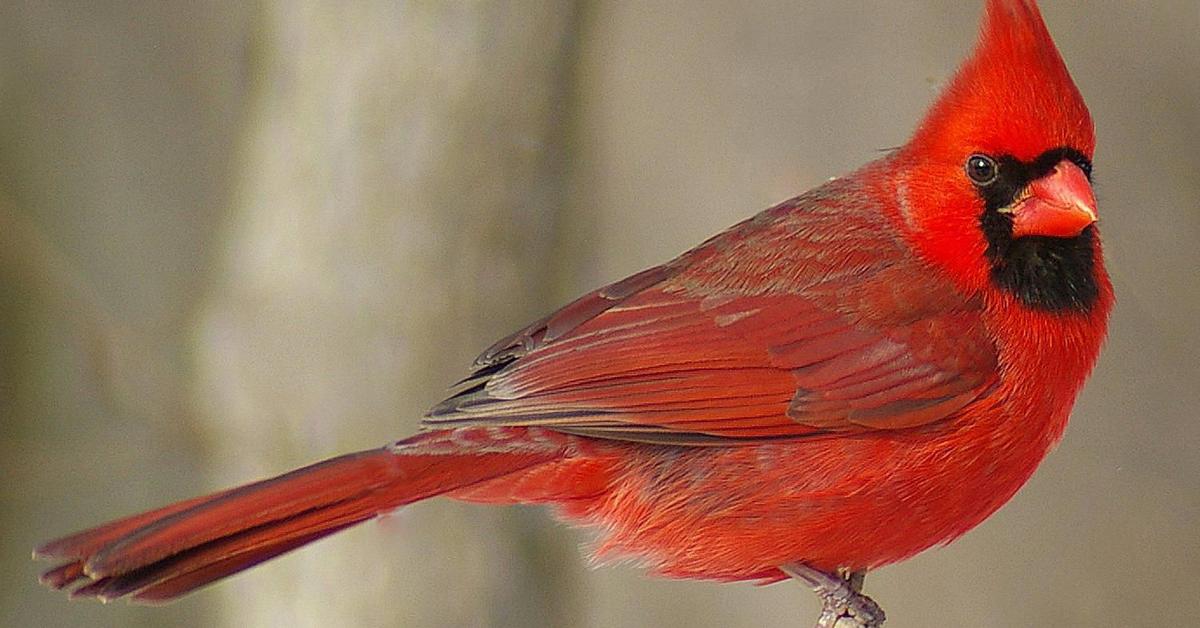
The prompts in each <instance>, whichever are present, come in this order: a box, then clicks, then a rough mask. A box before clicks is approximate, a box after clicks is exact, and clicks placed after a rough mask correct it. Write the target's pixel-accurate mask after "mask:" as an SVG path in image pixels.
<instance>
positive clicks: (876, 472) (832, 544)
mask: <svg viewBox="0 0 1200 628" xmlns="http://www.w3.org/2000/svg"><path fill="white" fill-rule="evenodd" d="M997 444H998V443H997V442H996V441H994V440H993V441H988V440H986V439H978V438H975V439H972V438H964V435H962V434H946V435H943V436H941V437H931V435H930V434H928V433H926V434H923V435H921V436H920V437H918V438H913V437H911V436H908V437H904V436H895V435H892V436H887V437H879V436H877V435H872V436H870V437H861V438H845V437H843V438H837V439H827V440H817V439H814V440H806V441H795V442H790V443H786V444H770V445H756V446H747V447H736V448H713V449H707V450H700V451H698V450H696V449H691V450H686V451H681V450H678V449H671V448H661V447H648V448H645V449H644V450H643V451H641V452H639V453H638V455H634V456H626V457H623V459H624V461H625V462H624V463H623V464H624V466H625V468H624V469H623V470H622V471H621V472H619V473H617V474H615V476H614V480H615V481H614V484H613V488H612V490H610V491H608V492H607V493H606V494H605V495H604V496H603V497H602V498H600V499H599V500H598V501H597V502H596V503H595V504H594V505H593V506H592V507H591V508H589V509H588V510H589V511H590V514H589V516H588V519H590V520H591V521H592V522H593V523H599V524H600V525H601V527H602V528H603V529H604V530H605V533H606V534H605V537H604V540H603V542H602V543H601V545H600V546H599V547H598V550H597V556H598V558H600V559H602V560H603V559H606V558H614V559H623V558H635V559H638V560H641V561H643V562H644V563H645V564H646V565H647V566H648V567H650V568H651V569H653V570H655V571H656V572H657V573H660V574H661V575H665V576H670V577H679V578H696V579H715V580H745V579H763V578H765V579H771V578H775V577H779V576H780V575H781V574H780V573H779V571H778V570H777V569H776V567H777V566H778V565H781V564H786V563H791V562H804V563H806V564H809V565H811V566H814V567H817V568H821V569H827V570H832V569H835V568H838V567H849V568H853V569H869V568H875V567H879V566H882V565H886V564H889V563H894V562H896V561H899V560H902V559H904V558H907V557H910V556H912V555H914V554H916V553H918V552H920V551H922V550H925V549H927V548H929V547H931V546H934V545H937V544H939V543H944V542H948V541H950V540H952V539H954V538H956V537H958V536H959V535H961V534H963V533H965V532H966V531H968V530H970V529H971V528H973V527H974V526H976V525H978V524H979V523H980V522H982V521H983V520H984V519H985V518H986V517H987V516H988V515H990V514H991V513H993V512H994V511H995V510H996V509H998V508H999V507H1000V506H1002V505H1003V504H1004V503H1005V502H1007V501H1008V499H1009V498H1011V497H1012V495H1013V494H1015V493H1016V491H1017V489H1019V488H1020V487H1021V485H1022V484H1024V483H1025V481H1026V480H1027V479H1028V478H1029V476H1030V475H1031V474H1032V473H1033V470H1034V468H1036V466H1037V463H1038V462H1040V460H1041V458H1042V457H1044V455H1045V453H1046V449H1047V448H1046V447H1045V446H1044V445H1037V444H1035V443H1029V444H1028V445H1029V446H1028V447H1023V446H1022V447H1018V449H1024V450H1015V449H1014V445H1013V444H1012V443H1007V444H1005V445H1004V450H1003V451H996V450H994V447H995V446H996V445H997ZM635 447H636V446H635Z"/></svg>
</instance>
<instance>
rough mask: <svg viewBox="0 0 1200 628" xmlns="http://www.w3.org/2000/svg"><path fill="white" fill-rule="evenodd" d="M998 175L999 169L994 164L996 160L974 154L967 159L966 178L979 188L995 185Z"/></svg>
mask: <svg viewBox="0 0 1200 628" xmlns="http://www.w3.org/2000/svg"><path fill="white" fill-rule="evenodd" d="M999 175H1000V167H999V166H998V165H997V164H996V160H995V159H992V158H991V157H988V156H987V155H981V154H979V153H976V154H974V155H971V156H970V157H967V177H968V178H970V179H971V182H972V183H974V184H975V185H978V186H980V187H984V186H988V185H991V184H992V183H995V181H996V177H997V176H999Z"/></svg>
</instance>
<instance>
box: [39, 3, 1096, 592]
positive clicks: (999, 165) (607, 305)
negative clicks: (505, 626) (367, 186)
mask: <svg viewBox="0 0 1200 628" xmlns="http://www.w3.org/2000/svg"><path fill="white" fill-rule="evenodd" d="M1094 146H1095V138H1094V133H1093V126H1092V120H1091V117H1090V115H1089V113H1088V110H1087V107H1086V106H1085V105H1084V102H1083V99H1082V98H1081V96H1080V94H1079V91H1078V90H1077V88H1076V87H1075V85H1074V83H1073V82H1072V80H1071V77H1070V75H1069V74H1068V72H1067V69H1066V67H1065V66H1064V64H1063V62H1062V59H1061V58H1060V56H1059V54H1058V51H1057V50H1056V48H1055V46H1054V43H1053V42H1052V40H1051V38H1050V35H1049V33H1048V32H1047V30H1046V27H1045V25H1044V23H1043V21H1042V18H1041V15H1040V13H1039V11H1038V9H1037V7H1036V5H1035V3H1034V2H1033V1H1032V0H988V2H987V8H986V14H985V18H984V23H983V27H982V33H981V37H980V41H979V44H978V46H977V48H976V50H975V52H974V54H973V55H972V56H971V58H970V59H969V60H967V61H966V63H965V64H964V65H963V66H962V68H961V69H960V70H959V71H958V73H957V74H956V76H955V77H954V78H953V80H952V81H951V82H950V84H949V85H948V86H947V88H946V90H945V93H944V94H943V95H942V96H941V97H940V99H939V100H938V101H937V103H936V104H934V105H933V107H932V109H931V110H930V111H929V113H928V114H927V115H926V117H925V119H924V121H923V122H922V123H921V124H920V126H919V128H918V129H917V131H916V132H915V134H914V135H913V137H912V138H911V140H910V141H909V142H908V143H907V144H905V145H904V146H903V147H901V148H899V149H897V150H895V151H893V152H891V153H890V154H888V155H887V156H885V157H883V158H882V159H879V160H877V161H875V162H872V163H869V164H867V165H866V166H864V167H863V168H861V169H860V170H858V171H857V172H855V173H853V174H851V175H849V176H846V177H843V178H840V179H836V180H833V181H831V182H829V183H827V184H825V185H823V186H821V187H819V188H816V189H814V190H811V191H809V192H807V193H805V194H802V195H800V196H797V197H796V198H793V199H791V200H788V201H785V202H783V203H781V204H779V205H777V206H775V207H772V208H770V209H768V210H766V211H764V212H762V213H760V214H758V215H757V216H754V217H752V218H750V219H748V220H746V221H744V222H742V223H740V224H738V225H736V226H734V227H733V228H731V229H729V230H728V231H725V232H724V233H721V234H720V235H717V236H715V237H713V238H711V239H709V240H708V241H707V242H705V243H703V244H701V245H700V246H698V247H696V248H695V249H692V250H691V251H688V252H687V253H684V254H683V255H681V256H680V257H678V258H676V259H675V260H672V261H670V262H668V263H666V264H663V265H662V266H657V267H655V268H651V269H649V270H645V271H642V272H640V273H637V274H635V275H633V276H632V277H629V278H626V279H624V280H622V281H618V282H616V283H614V284H612V285H609V286H605V287H603V288H600V289H599V290H596V291H594V292H592V293H589V294H587V295H585V296H583V297H581V298H579V299H578V300H576V301H574V302H572V303H570V304H569V305H567V306H566V307H564V308H562V309H560V310H558V311H557V312H554V313H552V314H550V315H549V316H547V317H545V318H543V319H541V320H539V321H537V322H535V323H533V324H532V325H530V326H528V327H526V328H525V329H523V330H520V331H518V332H516V333H514V334H513V335H511V336H509V337H507V338H504V339H503V340H500V341H499V342H497V343H496V344H494V345H493V346H492V347H490V348H489V349H487V350H486V351H484V352H483V354H482V355H481V356H479V358H478V359H476V361H475V363H474V365H473V370H472V371H471V373H470V374H469V375H468V376H467V377H466V378H465V379H463V380H462V381H461V382H460V383H459V384H458V385H457V386H456V388H455V391H454V393H453V394H452V395H451V396H450V397H449V398H448V399H446V400H445V401H443V402H441V403H439V404H438V405H437V406H435V407H434V408H433V409H432V410H431V411H430V412H429V413H428V415H427V416H426V417H425V420H424V423H423V428H424V429H423V431H422V432H421V433H419V434H417V435H416V436H413V437H411V438H407V439H404V440H401V441H398V442H395V443H392V444H390V445H388V446H386V447H383V448H382V449H375V450H370V451H364V452H359V453H354V454H349V455H345V456H341V457H338V458H334V459H331V460H327V461H324V462H321V463H318V464H315V465H312V466H309V467H305V468H302V469H298V470H296V471H292V472H290V473H287V474H284V475H281V476H279V477H276V478H271V479H268V480H263V481H260V482H256V483H253V484H249V485H246V486H242V487H240V488H235V489H232V490H227V491H224V492H220V493H216V494H213V495H209V496H206V497H199V498H195V499H191V500H188V501H184V502H180V503H178V504H174V505H171V506H167V507H165V508H161V509H159V510H154V511H151V512H147V513H144V514H141V515H136V516H133V517H129V518H127V519H122V520H119V521H115V522H112V523H108V524H106V525H102V526H100V527H97V528H93V529H91V530H87V531H84V532H81V533H78V534H75V535H72V536H68V537H65V538H61V539H58V540H54V541H50V542H48V543H45V544H44V545H42V546H40V547H38V548H37V551H36V553H37V555H38V556H40V557H43V558H49V559H55V560H59V561H62V563H63V564H61V565H60V566H58V567H56V568H54V569H52V570H50V571H48V572H46V573H45V574H44V575H43V576H42V580H43V582H45V583H46V584H48V585H50V586H52V587H55V588H59V589H61V588H65V587H68V586H69V585H72V584H74V583H77V582H78V583H81V584H80V586H78V588H76V589H75V590H74V591H73V593H72V595H75V596H94V597H98V598H100V599H103V600H107V599H113V598H118V597H123V596H130V597H131V598H132V599H134V600H137V601H144V602H158V601H163V600H169V599H172V598H175V597H178V596H181V595H183V594H185V593H188V592H189V591H192V590H193V589H196V588H198V587H201V586H203V585H206V584H208V583H210V582H213V581H215V580H217V579H220V578H223V577H225V576H228V575H230V574H233V573H235V572H238V571H241V570H243V569H246V568H248V567H250V566H252V565H255V564H257V563H259V562H262V561H264V560H268V559H270V558H272V557H274V556H277V555H279V554H282V553H284V552H287V551H289V550H292V549H295V548H297V547H300V546H302V545H304V544H306V543H310V542H312V541H314V540H316V539H319V538H321V537H324V536H326V535H329V534H332V533H334V532H337V531H339V530H342V529H344V528H346V527H349V526H352V525H355V524H357V523H360V522H362V521H366V520H368V519H371V518H373V517H376V516H378V515H380V514H382V513H386V512H388V511H391V510H393V509H395V508H398V507H400V506H403V505H405V504H409V503H412V502H415V501H418V500H422V499H426V498H429V497H434V496H438V495H444V496H447V497H451V498H454V499H461V500H468V501H474V502H488V503H496V504H515V503H522V504H528V503H542V504H551V505H553V506H555V511H556V512H557V513H558V514H559V516H561V517H562V518H564V519H566V520H567V521H569V522H572V523H576V524H580V525H587V526H596V527H598V528H599V529H600V530H601V531H602V532H603V542H602V544H601V545H600V546H599V547H598V549H597V553H598V555H600V556H603V557H630V558H634V559H637V560H638V561H640V562H641V563H642V564H645V565H647V566H648V567H649V568H650V569H652V570H653V571H654V572H655V573H656V574H659V575H662V576H666V577H671V578H691V579H704V580H718V581H734V580H756V581H774V580H780V579H784V578H786V577H788V576H789V575H793V576H797V577H801V578H803V579H805V580H806V581H809V582H810V583H815V584H818V585H821V586H824V587H825V588H826V592H827V593H828V592H830V591H833V590H838V591H840V593H841V594H845V595H846V596H847V598H855V593H856V592H857V587H858V586H860V584H861V574H862V573H864V572H866V571H867V570H870V569H874V568H877V567H881V566H883V565H887V564H889V563H894V562H896V561H899V560H903V559H905V558H908V557H910V556H913V555H914V554H916V553H918V552H920V551H922V550H924V549H926V548H929V547H931V546H933V545H937V544H940V543H946V542H948V541H950V540H952V539H954V538H956V537H958V536H960V535H962V534H963V533H965V532H966V531H967V530H970V529H971V528H972V527H974V526H976V525H978V524H979V523H980V522H981V521H983V520H984V519H985V518H986V517H988V516H989V515H990V514H992V513H993V512H995V511H996V509H998V508H999V507H1000V506H1001V505H1003V504H1004V503H1005V502H1006V501H1008V500H1009V498H1011V497H1012V496H1013V494H1014V493H1016V491H1017V490H1018V489H1019V488H1020V487H1021V486H1022V485H1023V484H1024V483H1025V482H1026V480H1028V479H1029V477H1030V475H1031V474H1032V473H1033V472H1034V469H1035V468H1036V467H1037V465H1038V463H1039V462H1040V461H1041V460H1042V458H1043V457H1045V455H1046V454H1047V452H1049V451H1050V449H1051V448H1053V447H1054V445H1055V443H1056V442H1057V441H1058V440H1059V438H1060V437H1061V436H1062V433H1063V429H1064V427H1065V426H1066V423H1067V416H1068V414H1069V413H1070V411H1071V406H1072V405H1073V403H1074V402H1075V398H1076V395H1077V394H1078V392H1079V390H1080V388H1081V386H1082V385H1083V383H1084V380H1085V379H1086V377H1087V375H1088V373H1089V372H1090V371H1091V369H1092V366H1093V364H1094V362H1095V361H1096V358H1097V355H1098V354H1099V351H1100V346H1101V344H1102V341H1103V338H1104V335H1105V329H1106V326H1107V321H1108V315H1109V310H1110V309H1111V307H1112V304H1113V294H1112V287H1111V284H1110V283H1109V279H1108V276H1107V275H1106V273H1105V271H1104V264H1103V260H1102V256H1101V248H1100V237H1099V233H1098V231H1097V228H1096V225H1095V224H1094V223H1095V222H1096V203H1095V199H1094V197H1093V194H1092V188H1091V183H1090V180H1091V170H1092V163H1091V160H1092V153H1093V149H1094ZM843 578H845V579H844V580H843ZM839 587H840V589H839ZM850 601H851V602H863V603H866V602H869V600H867V599H866V598H865V597H863V596H858V597H857V598H856V599H851V600H850ZM859 610H860V611H861V610H862V609H861V608H860V609H859ZM868 611H869V609H868ZM868 611H863V612H868Z"/></svg>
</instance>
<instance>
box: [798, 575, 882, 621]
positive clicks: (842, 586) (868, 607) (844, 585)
mask: <svg viewBox="0 0 1200 628" xmlns="http://www.w3.org/2000/svg"><path fill="white" fill-rule="evenodd" d="M780 569H781V570H783V573H786V574H787V575H789V576H791V577H792V578H794V579H796V580H799V581H801V582H803V583H804V584H807V585H808V586H809V587H811V588H812V590H813V591H815V592H816V593H817V595H818V596H820V597H821V618H820V619H818V620H817V625H816V628H878V627H879V626H882V625H883V621H884V619H886V617H885V615H884V613H883V609H882V608H879V605H878V604H876V603H875V600H872V599H871V598H869V597H867V596H866V595H863V593H862V586H863V579H864V578H865V577H866V572H864V571H848V572H844V573H837V574H829V573H825V572H824V571H821V570H819V569H813V568H812V567H809V566H808V565H805V564H803V563H798V564H793V565H784V566H782V567H780Z"/></svg>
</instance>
